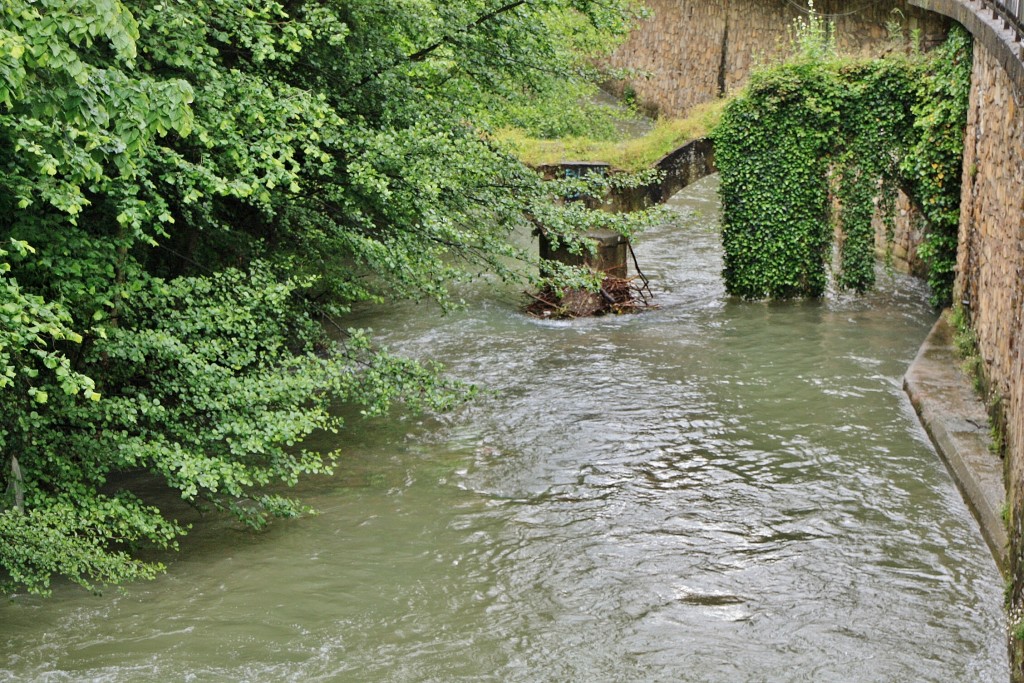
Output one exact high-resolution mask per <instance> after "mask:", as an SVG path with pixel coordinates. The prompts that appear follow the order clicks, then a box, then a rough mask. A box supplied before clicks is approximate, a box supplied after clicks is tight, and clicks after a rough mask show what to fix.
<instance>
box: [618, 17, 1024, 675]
mask: <svg viewBox="0 0 1024 683" xmlns="http://www.w3.org/2000/svg"><path fill="white" fill-rule="evenodd" d="M648 4H649V5H650V6H651V7H652V8H653V10H654V12H655V16H654V18H653V19H651V20H650V21H648V22H647V23H646V24H645V25H644V26H643V27H641V29H640V30H639V31H638V32H637V33H636V34H635V35H634V36H633V37H632V39H631V40H630V41H629V42H628V43H627V44H625V45H624V46H623V47H622V48H621V49H620V50H619V52H618V53H617V54H616V55H615V57H614V58H613V60H612V64H613V65H614V66H619V67H631V68H634V69H638V70H641V71H646V72H647V73H648V75H647V77H643V78H640V77H638V78H634V79H633V80H632V81H631V82H630V84H629V85H630V87H632V88H633V89H634V90H635V91H636V93H637V94H638V96H639V97H640V98H641V100H644V101H647V102H650V103H652V104H654V105H655V106H656V107H657V108H659V109H660V110H661V111H662V112H665V113H673V114H674V113H679V112H681V111H684V110H686V109H688V108H689V107H691V106H693V105H695V104H699V103H702V102H707V101H709V100H712V99H714V98H715V97H718V96H719V95H721V94H722V93H724V92H728V91H730V90H733V89H734V88H736V87H738V86H739V85H741V84H742V83H743V82H744V81H745V79H746V78H747V76H748V75H749V73H750V70H751V68H752V67H753V66H755V65H756V64H758V63H764V62H769V61H771V60H774V59H777V58H779V57H780V56H781V55H782V54H783V53H784V51H785V49H786V47H785V46H786V43H787V41H788V30H789V29H790V27H791V26H792V22H793V20H794V19H795V18H796V17H797V16H798V13H799V7H800V5H802V3H799V2H796V1H795V0H794V1H793V2H790V1H789V0H649V2H648ZM1011 4H1012V3H1011ZM850 5H851V3H848V2H842V0H818V2H817V4H816V8H817V10H818V11H819V12H820V13H821V14H823V15H826V16H828V15H834V16H830V17H829V18H831V19H834V20H835V22H836V26H837V37H838V43H839V45H840V46H841V47H842V48H845V49H846V50H848V51H857V52H865V53H873V54H878V53H882V52H885V51H886V50H890V49H895V48H894V46H893V44H892V43H891V42H889V41H888V40H887V38H888V35H889V31H888V30H887V28H886V26H887V24H890V23H891V22H899V23H900V24H901V25H902V26H903V27H904V30H909V29H914V28H916V29H917V30H918V32H919V33H920V35H921V36H922V37H923V38H924V40H925V42H926V43H928V42H932V41H935V40H937V39H938V38H940V37H941V36H942V35H943V34H944V33H945V31H946V29H947V27H948V26H949V21H951V20H955V21H957V22H959V23H960V24H962V25H963V26H965V27H966V28H967V29H968V30H969V31H970V32H971V34H972V35H973V36H974V39H975V43H974V64H973V73H972V83H971V96H970V110H969V115H968V122H967V128H966V131H965V154H964V166H963V191H962V197H961V219H960V237H959V254H958V266H957V280H956V298H957V299H958V300H959V301H960V302H962V303H963V305H964V306H965V307H966V308H967V310H968V312H969V315H970V320H971V326H972V327H973V329H974V331H975V332H976V334H977V338H978V345H979V351H980V355H981V357H982V359H983V364H984V369H985V376H986V379H987V384H988V385H989V399H990V406H991V407H992V413H993V414H994V415H995V416H996V419H997V421H998V423H999V424H1000V426H1001V427H1002V429H1003V433H1004V439H1005V441H1004V444H1005V467H1004V475H1005V483H1006V490H1007V497H1008V510H1009V528H1008V534H1007V536H1008V538H1009V541H1008V543H1009V548H1008V552H1007V553H1006V556H1007V564H1008V573H1009V579H1010V586H1011V591H1010V601H1011V603H1012V604H1011V608H1012V610H1011V614H1012V615H1013V618H1014V620H1017V619H1018V618H1021V616H1022V615H1024V354H1022V349H1021V345H1022V344H1024V42H1022V39H1021V35H1019V34H1018V32H1017V31H1016V30H1015V29H1014V27H1013V24H1012V22H1011V21H1007V20H1005V19H1003V18H1002V17H1001V16H1000V15H999V14H998V12H997V11H996V8H995V7H994V5H993V3H992V2H991V0H905V1H904V0H878V1H877V2H870V3H863V4H861V3H858V9H853V10H851V9H850ZM900 209H901V211H900V213H901V215H903V216H905V217H906V218H907V219H908V220H906V221H904V223H905V224H906V225H908V226H911V227H912V226H913V223H914V221H913V220H910V219H912V217H913V213H914V212H913V208H912V206H910V204H909V203H907V202H906V201H905V200H904V201H903V202H902V205H901V207H900ZM898 240H899V242H898V249H901V250H903V251H907V252H908V255H912V251H913V248H914V239H912V237H911V236H909V235H904V236H901V237H899V238H898ZM938 393H939V395H941V393H942V392H938ZM951 409H952V408H951ZM940 447H942V445H941V444H940ZM986 505H987V506H988V507H989V508H992V504H991V501H989V502H988V503H986ZM975 507H976V508H977V504H976V505H975ZM987 514H988V516H989V517H991V516H992V514H991V510H989V511H988V513H987ZM990 540H991V539H990ZM997 554H998V553H997ZM1015 623H1016V621H1015ZM1010 648H1011V653H1012V654H1011V663H1012V668H1013V671H1012V677H1013V680H1015V681H1021V682H1024V642H1022V641H1020V640H1017V639H1015V638H1013V637H1011V639H1010Z"/></svg>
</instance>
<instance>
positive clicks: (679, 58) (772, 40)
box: [609, 0, 949, 115]
mask: <svg viewBox="0 0 1024 683" xmlns="http://www.w3.org/2000/svg"><path fill="white" fill-rule="evenodd" d="M802 4H803V3H802V2H800V0H792V1H790V0H647V5H648V6H649V7H650V8H651V9H652V10H653V12H654V16H653V17H652V18H651V19H649V20H648V21H646V22H644V24H643V25H642V26H640V27H639V28H638V30H637V31H635V32H634V33H633V35H632V36H631V37H630V39H629V40H628V41H627V42H626V43H625V44H624V45H623V46H622V47H620V48H619V50H618V51H617V52H616V53H615V54H614V55H613V56H612V58H611V59H610V62H609V64H610V66H613V67H619V68H630V69H636V70H638V71H639V72H642V73H644V74H646V75H644V76H637V77H635V78H631V79H629V81H628V85H629V86H630V87H631V88H633V90H634V91H635V92H636V93H637V95H638V96H639V99H640V101H641V102H643V103H645V104H648V105H651V106H652V107H653V108H655V109H657V110H659V111H660V112H662V113H664V114H670V115H675V114H679V113H681V112H683V111H685V110H687V109H689V108H690V107H693V106H694V105H697V104H701V103H704V102H710V101H712V100H714V99H715V98H717V97H719V96H720V95H721V94H723V93H724V92H730V91H733V90H735V89H736V88H738V87H740V86H742V84H743V83H745V82H746V80H747V77H748V76H749V75H750V71H751V69H752V68H753V67H754V66H756V65H757V64H759V63H770V62H772V61H778V60H779V59H780V58H781V57H783V56H785V55H786V54H787V53H788V50H789V35H790V28H791V26H792V25H793V21H794V20H796V19H797V18H798V17H801V16H805V15H804V14H803V13H802V12H801V11H800V7H801V6H802ZM850 5H851V3H850V2H849V1H848V0H818V3H817V4H816V5H815V6H816V8H817V10H818V11H819V13H820V14H821V15H822V16H825V17H829V18H830V19H833V20H834V22H835V26H836V35H837V38H838V41H837V42H838V44H839V47H840V49H841V50H843V51H845V52H849V53H854V54H879V53H882V52H884V51H886V50H891V49H893V46H892V44H891V42H890V41H889V34H888V31H887V30H886V24H887V23H888V22H890V21H898V22H899V23H900V24H901V25H902V26H903V27H904V29H905V31H906V32H907V34H908V35H909V32H910V30H911V29H918V30H919V31H920V33H921V36H922V38H923V41H924V43H925V44H926V45H929V44H933V43H937V42H939V41H941V40H942V38H943V37H944V36H945V33H946V30H947V28H948V23H949V22H948V20H947V19H945V18H943V17H941V16H940V15H938V14H933V13H930V12H925V11H923V10H920V9H917V8H914V7H910V6H909V5H908V3H907V2H905V1H904V0H876V1H875V2H870V3H857V7H856V8H855V9H853V10H851V8H850ZM625 85H626V83H619V84H618V86H619V87H624V86H625Z"/></svg>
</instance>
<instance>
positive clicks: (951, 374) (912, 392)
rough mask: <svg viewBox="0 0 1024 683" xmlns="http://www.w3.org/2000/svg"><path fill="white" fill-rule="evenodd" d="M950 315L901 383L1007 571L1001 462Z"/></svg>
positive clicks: (945, 315) (943, 318) (941, 320)
mask: <svg viewBox="0 0 1024 683" xmlns="http://www.w3.org/2000/svg"><path fill="white" fill-rule="evenodd" d="M948 315H949V313H948V311H947V312H945V313H943V315H942V316H941V317H940V318H939V320H938V322H936V323H935V326H934V327H933V328H932V330H931V332H930V333H929V334H928V337H927V339H925V342H924V344H922V346H921V349H920V351H919V352H918V354H917V357H916V358H915V359H914V362H913V363H911V365H910V368H909V369H908V370H907V374H906V375H905V376H904V378H903V387H904V389H905V390H906V392H907V394H908V395H909V396H910V401H911V403H912V404H913V405H914V409H915V410H916V411H917V414H918V416H919V417H920V419H921V423H922V424H923V425H924V428H925V430H926V431H927V432H928V435H929V437H931V440H932V443H933V444H934V445H935V449H936V450H937V451H938V452H939V455H940V456H941V457H942V460H943V462H945V464H946V467H947V468H948V469H949V472H950V474H951V475H952V477H953V480H954V481H955V482H956V485H957V488H959V489H960V492H961V493H962V494H963V497H964V500H965V501H966V502H967V505H968V507H969V508H970V509H971V512H973V513H974V516H975V518H976V519H977V520H978V523H979V524H980V526H981V534H982V536H983V537H984V538H985V542H986V543H988V546H989V548H990V549H991V550H992V555H993V556H994V557H995V560H996V564H997V565H999V569H1000V570H1001V571H1003V572H1004V573H1005V572H1006V568H1007V549H1008V544H1009V539H1008V536H1007V533H1006V525H1005V524H1004V522H1003V513H1002V511H1003V507H1004V505H1005V501H1006V485H1005V483H1004V478H1003V462H1002V460H1001V459H1000V458H999V456H998V455H996V454H995V453H994V452H993V449H992V436H991V432H990V430H989V423H988V413H987V412H986V411H985V405H984V404H983V403H982V400H981V399H980V398H979V397H978V395H977V394H976V393H975V391H974V389H973V387H972V385H971V380H970V378H969V377H967V375H966V374H965V373H964V372H963V370H962V369H961V367H960V365H961V364H960V359H959V358H958V357H957V355H956V349H955V348H954V345H953V328H952V327H951V326H950V324H949V321H948Z"/></svg>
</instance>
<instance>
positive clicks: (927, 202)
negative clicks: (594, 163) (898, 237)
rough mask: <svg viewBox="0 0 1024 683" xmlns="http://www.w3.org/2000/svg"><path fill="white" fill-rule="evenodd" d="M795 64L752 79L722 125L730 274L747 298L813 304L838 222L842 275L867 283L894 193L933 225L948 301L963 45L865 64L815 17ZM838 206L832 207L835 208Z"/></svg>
mask: <svg viewBox="0 0 1024 683" xmlns="http://www.w3.org/2000/svg"><path fill="white" fill-rule="evenodd" d="M798 35H799V36H800V37H799V39H798V40H796V45H797V47H798V50H797V53H796V56H795V57H794V58H793V59H792V60H790V61H789V62H787V63H785V64H782V65H779V66H776V67H773V68H769V69H765V70H762V71H759V72H758V73H756V74H755V75H754V76H753V77H752V78H751V82H750V84H749V86H748V87H747V89H746V90H745V92H744V93H743V94H742V95H741V96H740V97H738V98H737V99H736V100H734V101H733V102H731V103H730V104H729V105H727V107H726V110H725V113H724V115H723V117H722V121H721V123H720V124H719V126H718V127H717V128H716V130H715V133H714V136H715V142H716V161H717V163H718V166H719V169H720V170H721V175H722V185H721V188H722V189H721V193H722V201H723V209H724V219H723V243H724V246H725V252H726V253H725V270H724V276H725V280H726V286H727V288H728V290H729V291H730V292H731V293H733V294H737V295H739V296H743V297H747V298H762V297H772V298H787V297H794V296H820V295H821V294H822V293H823V292H824V291H825V288H826V287H827V285H828V267H829V264H830V263H831V261H832V243H833V233H834V229H833V225H832V223H833V222H835V223H836V224H838V226H839V227H840V228H841V236H842V241H841V248H840V263H839V270H838V273H837V277H836V282H837V284H838V285H839V286H840V287H842V288H847V289H852V290H855V291H858V292H863V291H865V290H867V289H868V288H870V287H871V286H872V285H873V283H874V261H875V257H874V251H875V233H874V228H873V226H872V217H873V215H874V214H875V212H876V208H878V209H881V210H882V214H883V220H885V221H886V222H887V224H888V225H889V226H890V229H891V226H892V220H893V218H892V213H893V208H894V198H895V192H896V189H897V188H903V189H905V190H907V191H908V192H909V193H910V194H911V196H912V197H913V198H915V199H916V200H917V201H918V202H919V203H921V205H922V207H923V211H924V215H925V217H926V219H927V220H928V224H929V225H928V228H929V230H928V233H927V234H928V237H927V238H926V244H925V245H924V246H923V247H922V250H921V251H922V255H923V256H924V257H925V258H926V259H927V262H928V265H929V267H930V275H929V282H930V283H931V285H932V291H933V295H934V298H935V301H936V302H941V301H945V300H948V298H949V293H950V285H951V279H950V277H951V273H952V263H953V262H954V261H955V249H956V225H957V222H958V206H959V196H960V191H959V181H958V179H959V174H960V165H961V163H962V144H963V126H964V122H965V120H966V105H967V100H966V94H967V90H968V88H969V78H970V64H969V62H970V59H969V51H970V39H969V36H968V35H967V34H966V33H965V32H964V31H962V30H955V31H953V32H952V33H951V36H950V39H949V40H948V41H947V43H946V44H945V45H944V46H943V47H942V48H941V49H939V50H936V51H934V52H933V53H931V54H929V55H927V56H922V55H919V54H917V53H912V54H910V55H894V56H890V57H887V58H885V59H879V60H872V61H860V62H857V61H851V60H844V59H840V58H838V57H837V56H835V53H834V49H833V48H830V47H829V44H830V43H829V40H830V38H829V36H830V35H831V34H830V32H829V31H827V30H826V29H824V28H823V27H822V25H821V24H820V23H819V22H818V21H817V20H816V19H815V18H814V17H813V16H812V17H811V24H810V25H809V26H807V27H804V28H803V30H801V31H798ZM833 197H834V198H835V199H836V200H837V201H836V202H835V204H836V205H837V206H838V209H837V210H833V202H832V198H833Z"/></svg>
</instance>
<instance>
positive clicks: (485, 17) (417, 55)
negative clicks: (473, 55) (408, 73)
mask: <svg viewBox="0 0 1024 683" xmlns="http://www.w3.org/2000/svg"><path fill="white" fill-rule="evenodd" d="M529 2H530V0H513V1H512V2H509V3H507V4H505V5H502V6H501V7H498V8H497V9H494V10H491V11H490V12H487V13H486V14H481V15H480V16H479V17H477V18H476V19H474V20H473V21H471V22H470V23H468V24H466V25H465V26H463V27H462V29H461V30H459V31H457V32H455V33H446V34H444V35H443V36H441V37H440V38H439V39H438V40H437V42H435V43H433V44H431V45H428V46H427V47H425V48H423V49H421V50H417V51H416V52H413V53H411V54H408V55H406V56H404V57H402V58H401V59H396V60H395V61H393V62H392V63H391V64H389V65H387V66H385V67H382V68H380V69H378V70H377V71H374V72H373V73H371V74H367V75H366V76H364V77H363V78H362V79H361V80H360V81H359V82H358V83H356V84H355V85H354V86H352V87H351V88H349V89H348V90H346V91H345V94H346V95H347V94H349V93H351V92H352V91H353V90H357V89H358V88H361V87H363V86H364V85H366V84H367V83H369V82H370V81H372V80H375V79H377V78H379V77H380V76H382V75H384V74H385V73H387V72H388V71H391V70H392V69H394V68H395V67H398V66H400V65H402V64H406V63H409V62H422V61H423V60H424V59H426V58H427V57H428V56H429V55H430V54H431V53H432V52H434V51H435V50H437V49H438V48H440V47H441V46H442V45H444V44H445V43H447V42H449V41H451V40H453V39H454V37H455V36H456V35H457V34H458V33H466V32H467V31H471V30H473V29H474V28H477V27H479V26H482V25H483V24H486V23H487V22H489V21H491V20H492V19H495V18H496V17H498V16H500V15H502V14H505V13H507V12H511V11H512V10H514V9H515V8H517V7H519V6H520V5H526V4H528V3H529Z"/></svg>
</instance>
